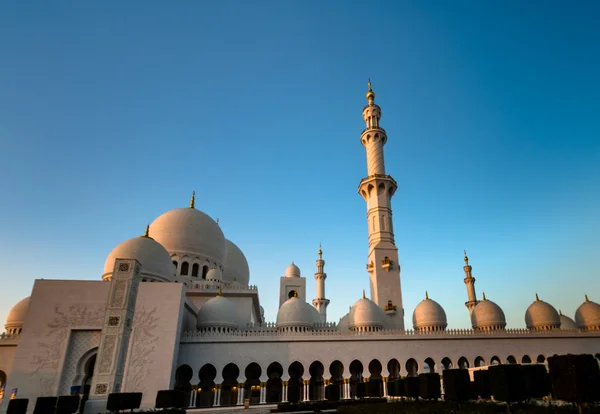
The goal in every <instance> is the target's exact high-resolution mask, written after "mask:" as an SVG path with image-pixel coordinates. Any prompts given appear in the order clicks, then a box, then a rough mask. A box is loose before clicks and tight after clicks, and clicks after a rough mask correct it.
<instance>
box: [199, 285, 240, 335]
mask: <svg viewBox="0 0 600 414" xmlns="http://www.w3.org/2000/svg"><path fill="white" fill-rule="evenodd" d="M240 320H241V316H240V314H239V313H238V311H237V310H236V307H235V304H234V303H233V302H232V301H230V300H229V299H227V298H226V297H224V296H221V294H219V295H218V296H216V297H214V298H212V299H210V300H208V301H207V302H206V303H205V304H204V305H202V307H201V308H200V311H199V312H198V318H197V319H196V321H197V323H196V325H197V326H198V329H200V330H211V329H214V328H221V329H238V327H239V323H240Z"/></svg>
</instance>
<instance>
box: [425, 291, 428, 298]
mask: <svg viewBox="0 0 600 414" xmlns="http://www.w3.org/2000/svg"><path fill="white" fill-rule="evenodd" d="M425 300H429V293H427V291H425Z"/></svg>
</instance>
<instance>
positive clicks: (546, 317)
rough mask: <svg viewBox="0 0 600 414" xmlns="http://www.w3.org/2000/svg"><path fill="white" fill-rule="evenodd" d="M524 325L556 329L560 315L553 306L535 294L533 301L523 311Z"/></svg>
mask: <svg viewBox="0 0 600 414" xmlns="http://www.w3.org/2000/svg"><path fill="white" fill-rule="evenodd" d="M525 325H526V326H527V329H538V330H548V329H558V328H560V315H559V314H558V312H557V311H556V309H554V306H552V305H550V304H549V303H548V302H544V301H543V300H540V299H539V298H538V296H537V294H536V295H535V301H534V302H533V303H532V304H531V305H529V307H528V308H527V310H526V311H525Z"/></svg>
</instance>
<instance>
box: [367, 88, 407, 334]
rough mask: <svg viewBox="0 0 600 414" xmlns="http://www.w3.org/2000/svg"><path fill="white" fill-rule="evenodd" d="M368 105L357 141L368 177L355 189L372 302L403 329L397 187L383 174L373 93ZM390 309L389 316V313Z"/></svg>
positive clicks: (381, 133) (378, 111) (381, 137)
mask: <svg viewBox="0 0 600 414" xmlns="http://www.w3.org/2000/svg"><path fill="white" fill-rule="evenodd" d="M367 101H368V105H367V106H365V108H364V109H363V119H364V120H365V122H366V124H367V128H366V129H365V130H364V131H363V132H362V135H361V137H360V141H361V142H362V144H363V146H364V147H365V148H366V150H367V177H366V178H363V179H362V180H361V182H360V185H359V186H358V192H359V194H360V195H361V196H362V197H363V198H364V199H365V201H366V202H367V220H368V228H369V262H368V264H367V270H368V272H369V273H370V275H371V300H373V301H374V302H375V303H377V305H379V306H380V307H381V308H382V309H386V307H387V309H388V311H387V312H386V313H387V314H388V315H389V316H391V317H392V319H394V320H395V322H394V323H393V325H394V326H395V327H396V328H398V329H404V309H403V307H402V290H401V287H400V263H399V262H398V248H397V247H396V245H395V244H394V229H393V225H392V196H393V195H394V193H395V192H396V188H398V185H397V184H396V181H395V180H394V179H393V178H392V177H391V176H389V175H386V174H385V165H384V161H383V146H384V145H385V143H386V141H387V135H386V133H385V130H384V129H383V128H381V127H380V126H379V120H380V118H381V108H380V107H379V106H378V105H376V104H375V93H374V92H373V90H372V89H371V80H369V91H368V92H367ZM390 310H391V313H390Z"/></svg>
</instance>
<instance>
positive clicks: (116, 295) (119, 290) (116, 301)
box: [110, 280, 127, 308]
mask: <svg viewBox="0 0 600 414" xmlns="http://www.w3.org/2000/svg"><path fill="white" fill-rule="evenodd" d="M126 290H127V281H126V280H116V281H114V288H113V291H112V295H111V299H110V306H111V307H113V308H121V307H123V303H124V302H125V291H126Z"/></svg>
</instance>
